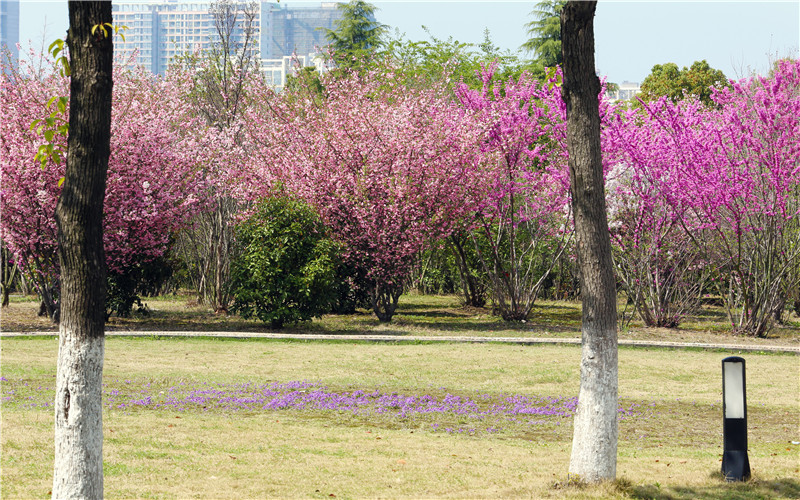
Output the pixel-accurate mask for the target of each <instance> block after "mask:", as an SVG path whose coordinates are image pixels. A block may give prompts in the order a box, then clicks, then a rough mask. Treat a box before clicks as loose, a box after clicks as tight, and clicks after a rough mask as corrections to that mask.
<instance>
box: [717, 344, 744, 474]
mask: <svg viewBox="0 0 800 500" xmlns="http://www.w3.org/2000/svg"><path fill="white" fill-rule="evenodd" d="M722 413H723V420H722V422H723V423H722V435H723V443H724V447H723V452H722V475H724V476H725V480H727V481H746V480H747V479H749V478H750V461H749V460H748V458H747V400H746V398H745V369H744V358H740V357H739V356H730V357H727V358H725V359H723V360H722Z"/></svg>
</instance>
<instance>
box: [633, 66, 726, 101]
mask: <svg viewBox="0 0 800 500" xmlns="http://www.w3.org/2000/svg"><path fill="white" fill-rule="evenodd" d="M729 86H730V85H729V83H728V78H727V77H726V76H725V74H724V73H723V72H722V71H720V70H718V69H714V68H712V67H711V66H710V65H709V64H708V62H707V61H706V60H705V59H703V60H702V61H695V62H694V63H692V66H691V67H689V68H687V67H686V66H684V67H683V69H680V70H679V69H678V65H677V64H675V63H666V64H656V65H655V66H653V69H652V70H651V71H650V74H649V75H648V76H647V78H645V79H644V82H642V94H641V98H642V100H643V101H652V100H655V99H658V98H660V97H662V96H667V97H669V99H670V100H672V102H677V101H680V100H682V99H683V98H684V97H685V96H686V95H693V96H695V97H697V98H698V99H700V101H701V102H702V103H703V104H706V105H710V104H711V103H712V102H711V92H712V90H711V88H712V87H715V88H722V87H729Z"/></svg>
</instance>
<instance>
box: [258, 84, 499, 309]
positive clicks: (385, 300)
mask: <svg viewBox="0 0 800 500" xmlns="http://www.w3.org/2000/svg"><path fill="white" fill-rule="evenodd" d="M397 78H398V77H396V76H395V75H393V74H392V73H391V72H377V71H371V72H370V71H365V72H363V73H362V74H355V73H352V74H344V75H339V76H337V77H336V78H323V81H322V83H323V85H324V97H323V98H319V97H317V96H316V95H315V94H313V93H308V94H305V96H303V95H300V96H298V95H294V96H281V97H277V96H276V97H273V98H269V97H266V98H265V102H266V104H265V109H266V110H262V111H259V112H256V111H255V110H253V112H252V113H251V115H250V120H249V121H250V123H251V124H252V126H253V129H252V130H253V138H254V140H255V141H256V142H257V143H258V144H260V145H261V146H262V147H261V154H262V156H261V158H260V162H261V169H262V171H263V178H264V179H265V180H264V181H263V182H262V183H260V184H261V186H263V187H264V188H266V187H268V185H269V183H270V179H273V180H274V179H279V180H280V181H281V182H282V183H283V184H284V186H285V188H286V189H288V190H290V191H291V192H293V193H295V194H296V195H298V196H300V197H302V198H303V199H305V200H306V201H307V202H309V203H310V204H311V205H312V206H314V207H315V208H316V210H317V211H318V212H319V214H320V216H321V217H322V220H323V221H324V222H325V223H326V224H327V225H328V226H329V227H330V228H331V230H332V233H333V235H334V236H335V237H336V238H337V239H338V240H340V241H341V242H342V243H343V244H344V247H345V251H344V258H345V260H346V261H347V262H349V263H350V264H352V265H354V266H355V267H356V268H358V269H361V270H363V271H364V273H365V275H366V278H367V281H368V282H369V286H370V288H371V290H370V294H371V299H372V308H373V311H374V312H375V314H376V315H377V317H378V319H379V320H380V321H382V322H386V321H390V320H391V318H392V316H393V315H394V313H395V310H396V308H397V302H398V298H399V296H400V294H401V293H402V291H403V289H404V286H405V285H406V281H407V278H408V276H409V273H410V270H411V267H412V266H413V265H414V263H415V257H416V255H417V254H418V252H419V251H420V250H421V249H422V248H423V246H424V245H425V244H426V242H429V241H432V240H436V239H440V238H443V237H446V236H447V235H448V234H449V233H450V232H451V231H452V230H453V229H454V227H455V226H456V224H457V223H458V221H460V220H461V219H462V217H463V216H464V215H465V214H466V213H468V212H469V211H470V210H471V209H472V208H473V207H474V206H475V205H476V203H477V202H478V199H477V197H476V194H477V193H479V192H480V190H479V189H478V188H477V185H478V184H480V182H481V177H480V176H479V175H476V172H477V171H478V168H477V167H478V164H479V161H478V160H479V156H480V155H479V151H478V150H477V148H476V147H475V146H476V145H477V144H479V143H480V142H481V137H482V133H483V130H482V128H481V126H480V123H479V122H478V121H476V120H474V119H473V115H474V112H473V111H471V110H468V109H465V108H464V107H462V106H460V105H459V104H458V103H457V102H455V101H454V100H453V99H451V98H448V95H447V93H446V92H445V89H444V87H438V86H433V87H431V86H419V87H406V86H404V85H401V84H400V82H398V81H395V80H397Z"/></svg>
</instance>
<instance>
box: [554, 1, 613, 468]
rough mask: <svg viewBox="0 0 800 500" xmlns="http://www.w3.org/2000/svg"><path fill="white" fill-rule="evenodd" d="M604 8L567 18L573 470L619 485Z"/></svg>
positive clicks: (570, 7)
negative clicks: (599, 58) (579, 306)
mask: <svg viewBox="0 0 800 500" xmlns="http://www.w3.org/2000/svg"><path fill="white" fill-rule="evenodd" d="M596 5H597V2H578V1H570V2H568V3H567V4H566V6H565V7H564V9H563V10H562V12H561V44H562V45H561V47H562V53H563V58H564V59H563V60H564V63H563V64H564V67H563V74H564V83H563V87H562V97H563V99H564V102H565V103H566V105H567V150H568V151H569V167H570V187H571V193H572V208H573V213H574V214H575V215H574V216H575V236H576V242H577V253H578V263H579V268H580V276H581V296H582V301H583V318H582V327H581V331H582V343H583V348H582V353H581V386H580V393H579V395H578V409H577V412H576V415H575V430H574V435H573V441H572V456H571V458H570V466H569V472H570V474H571V475H575V476H577V477H578V478H579V479H581V480H584V481H591V482H594V481H600V480H604V479H613V478H614V477H615V476H616V467H617V301H616V288H615V282H614V273H613V268H612V265H613V263H612V260H611V240H610V237H609V233H608V221H607V216H606V207H605V193H604V184H603V168H602V159H601V154H600V114H599V109H598V94H599V93H600V81H599V79H598V78H597V75H596V74H595V67H594V12H595V7H596Z"/></svg>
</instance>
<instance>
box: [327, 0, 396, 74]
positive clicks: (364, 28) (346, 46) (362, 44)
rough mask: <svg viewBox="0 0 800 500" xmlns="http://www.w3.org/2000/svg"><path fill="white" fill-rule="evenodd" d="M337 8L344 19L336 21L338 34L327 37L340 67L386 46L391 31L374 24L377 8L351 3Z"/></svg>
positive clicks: (333, 32)
mask: <svg viewBox="0 0 800 500" xmlns="http://www.w3.org/2000/svg"><path fill="white" fill-rule="evenodd" d="M337 7H338V8H339V9H340V10H341V11H342V19H340V20H338V21H336V29H335V30H327V31H328V33H327V37H328V40H329V41H330V44H331V48H332V49H333V51H334V54H335V57H336V60H337V62H338V63H339V64H341V65H344V66H348V65H350V64H351V62H352V61H353V60H354V59H355V60H358V59H361V58H363V57H364V56H366V55H369V54H372V53H373V52H375V50H377V49H379V48H380V47H382V46H383V44H384V39H383V37H384V36H385V35H386V32H387V30H388V29H389V27H388V26H387V25H385V24H381V23H379V22H377V21H376V20H375V11H376V10H377V9H376V7H375V6H374V5H372V4H370V3H367V2H365V1H363V0H350V1H349V2H347V3H340V4H338V5H337Z"/></svg>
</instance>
